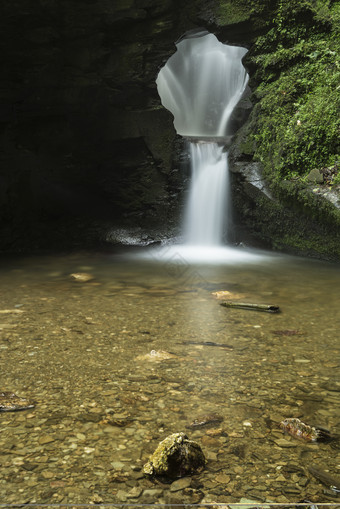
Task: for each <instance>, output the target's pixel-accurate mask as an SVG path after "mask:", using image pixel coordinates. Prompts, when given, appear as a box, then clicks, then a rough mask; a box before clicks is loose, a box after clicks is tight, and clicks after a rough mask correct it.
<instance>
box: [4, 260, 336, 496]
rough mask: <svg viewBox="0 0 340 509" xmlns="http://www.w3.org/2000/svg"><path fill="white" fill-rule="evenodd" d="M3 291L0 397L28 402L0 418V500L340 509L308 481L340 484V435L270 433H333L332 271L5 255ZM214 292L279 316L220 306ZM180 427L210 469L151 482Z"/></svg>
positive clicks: (312, 266) (297, 263)
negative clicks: (300, 429) (325, 478)
mask: <svg viewBox="0 0 340 509" xmlns="http://www.w3.org/2000/svg"><path fill="white" fill-rule="evenodd" d="M84 274H85V275H86V276H81V275H84ZM0 287H1V296H0V350H1V375H0V377H1V384H0V390H2V391H11V392H14V393H15V394H17V395H18V396H21V397H24V398H27V400H29V401H32V402H34V405H35V406H34V408H31V409H28V410H24V411H20V412H19V411H18V412H3V413H0V428H1V434H0V448H1V456H0V464H1V478H0V502H2V503H5V502H6V503H22V504H27V503H32V504H33V503H36V504H39V503H56V504H57V503H59V504H85V503H97V504H100V503H103V504H104V503H112V504H122V503H126V504H129V505H131V506H133V505H134V504H148V503H150V504H151V503H157V504H180V503H187V504H189V503H192V504H199V503H201V504H210V503H237V502H240V501H241V500H243V499H247V500H254V501H257V502H258V503H260V502H273V503H282V504H284V503H291V502H302V501H304V500H310V501H312V502H328V503H336V502H337V501H339V499H337V498H336V493H335V492H333V491H332V490H330V489H328V488H327V487H326V486H324V485H323V484H321V482H320V481H319V480H317V479H316V478H315V477H313V476H312V475H311V474H310V472H309V471H308V467H309V466H311V465H314V466H315V465H316V466H318V467H320V468H322V469H323V470H325V471H328V472H329V473H330V474H331V475H332V476H333V477H336V476H338V477H340V450H339V441H337V440H333V441H330V442H325V443H318V442H316V443H308V442H306V441H304V440H299V439H296V438H294V437H292V436H290V435H286V434H284V433H283V431H282V430H281V429H280V427H279V424H280V422H281V421H282V420H283V419H285V418H291V417H296V418H300V419H301V420H302V421H303V422H305V423H307V424H309V425H312V426H322V427H325V428H328V429H329V430H330V431H331V433H332V434H337V433H338V434H339V433H340V414H339V408H340V405H339V403H340V380H339V366H340V355H339V330H340V306H339V288H340V267H339V265H332V264H328V263H321V262H317V261H312V260H306V259H302V258H293V257H285V256H275V257H272V256H268V258H266V257H264V258H261V256H259V258H258V259H256V260H253V261H252V262H251V263H250V262H248V261H247V259H245V260H244V261H243V263H238V262H237V259H236V260H233V262H232V263H228V264H224V263H220V262H219V263H212V264H209V263H204V264H202V263H199V262H197V263H189V261H187V260H186V259H185V257H183V256H179V257H176V256H174V257H173V256H171V257H164V258H163V259H162V257H158V258H156V257H153V256H149V257H146V258H145V257H144V258H143V257H140V256H138V255H137V254H135V252H132V253H131V252H129V253H128V254H125V253H119V254H116V253H113V252H105V253H88V252H82V253H71V254H63V255H54V256H52V255H41V256H34V257H15V258H11V259H2V262H1V269H0ZM222 291H223V292H228V293H224V294H223V295H224V298H225V299H227V300H232V301H234V302H248V303H256V304H269V305H272V304H275V305H277V306H279V308H280V312H279V313H267V312H259V311H253V310H248V309H237V308H236V309H228V308H225V307H223V306H221V305H220V304H221V302H222V300H221V299H219V298H218V297H221V294H220V293H219V292H222ZM212 414H217V415H218V416H219V417H220V418H221V420H220V422H218V423H210V424H209V423H208V424H207V425H206V426H204V427H199V428H197V429H196V428H195V427H193V426H190V424H191V423H192V422H193V421H194V420H195V419H196V418H199V417H200V416H207V415H208V416H209V415H212ZM174 432H185V433H186V434H187V435H188V437H189V438H190V439H192V440H195V441H196V442H198V443H199V444H200V445H201V447H202V449H203V452H204V454H205V456H206V458H207V465H206V468H205V469H204V470H203V472H201V473H199V474H196V475H192V476H191V477H188V478H184V479H182V480H181V481H178V480H176V481H174V482H166V480H165V479H152V478H151V479H149V478H147V477H145V475H144V474H143V471H142V468H143V465H144V464H145V462H146V461H147V460H148V458H149V455H150V454H151V453H152V452H153V451H154V450H155V448H156V446H157V445H158V443H159V442H160V441H161V440H163V439H164V438H165V437H167V436H168V435H169V434H171V433H174ZM176 483H177V484H176Z"/></svg>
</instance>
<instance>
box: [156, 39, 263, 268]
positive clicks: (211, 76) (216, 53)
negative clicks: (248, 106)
mask: <svg viewBox="0 0 340 509" xmlns="http://www.w3.org/2000/svg"><path fill="white" fill-rule="evenodd" d="M176 47H177V51H176V53H175V54H174V55H173V56H172V57H171V58H169V60H168V62H167V63H166V65H165V66H164V67H163V68H162V69H161V71H160V72H159V75H158V78H157V81H156V83H157V87H158V93H159V95H160V97H161V101H162V104H163V106H165V107H166V108H167V109H168V110H170V111H171V112H172V114H173V115H174V126H175V128H176V131H177V133H178V134H180V135H182V136H185V137H186V138H188V145H189V152H190V163H191V174H192V178H191V184H190V188H189V192H188V200H187V204H186V207H185V217H184V224H183V237H184V244H183V245H181V246H174V248H173V249H169V248H167V251H166V254H164V253H161V255H164V256H170V257H171V256H173V254H174V253H173V251H175V253H176V254H177V253H180V254H181V256H182V257H185V259H186V260H190V261H208V262H210V261H214V262H215V261H218V262H221V261H222V262H223V261H224V262H235V260H236V261H237V260H239V261H242V262H244V261H254V260H251V258H253V256H254V255H253V254H250V253H249V252H244V251H243V252H240V250H237V249H235V248H232V247H226V240H227V238H228V232H227V227H228V223H229V220H228V216H229V215H230V211H231V204H230V199H229V195H230V191H229V172H228V153H227V152H225V150H224V148H223V147H224V145H225V144H226V138H227V137H228V136H230V135H231V134H232V132H231V130H230V127H229V125H230V119H231V116H232V112H233V110H234V108H235V106H236V105H237V104H238V102H239V101H240V99H241V97H242V95H243V93H244V91H245V88H246V85H247V82H248V75H247V73H246V70H245V68H244V67H243V65H242V58H243V56H244V55H245V54H246V52H247V50H246V49H245V48H241V47H237V46H228V45H225V44H222V43H221V42H219V41H218V39H217V38H216V37H215V36H214V35H213V34H209V33H206V32H203V33H202V32H201V33H199V34H196V35H192V34H191V35H189V36H187V37H184V38H182V39H180V40H179V41H178V42H177V43H176ZM255 258H257V259H258V257H257V256H255Z"/></svg>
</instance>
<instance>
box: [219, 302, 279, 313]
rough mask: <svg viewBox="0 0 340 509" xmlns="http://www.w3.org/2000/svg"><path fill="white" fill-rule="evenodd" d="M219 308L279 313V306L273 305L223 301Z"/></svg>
mask: <svg viewBox="0 0 340 509" xmlns="http://www.w3.org/2000/svg"><path fill="white" fill-rule="evenodd" d="M221 306H224V307H226V308H240V309H249V310H253V311H266V312H267V313H278V312H279V311H280V308H279V306H275V305H273V304H251V303H249V302H233V301H224V302H221Z"/></svg>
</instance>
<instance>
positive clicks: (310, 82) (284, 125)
mask: <svg viewBox="0 0 340 509" xmlns="http://www.w3.org/2000/svg"><path fill="white" fill-rule="evenodd" d="M339 25H340V8H339V4H338V3H336V4H333V5H331V2H329V1H327V0H323V1H321V0H314V1H308V0H298V1H296V2H294V3H292V2H287V1H285V0H279V1H278V5H277V11H276V17H275V20H274V24H273V26H272V28H271V29H270V30H269V31H268V33H267V34H266V35H265V36H261V37H259V38H258V39H257V42H256V44H255V47H254V49H253V50H252V52H251V53H252V56H251V63H252V65H253V66H254V67H255V69H256V71H255V74H254V77H253V83H252V85H253V87H254V84H255V85H258V86H257V88H256V92H255V96H256V99H257V101H258V103H257V105H256V108H255V109H254V111H253V114H252V130H253V134H252V137H253V140H254V141H255V146H256V151H255V158H257V159H259V160H260V161H262V163H263V165H264V170H265V174H266V176H267V177H269V178H270V179H272V180H281V179H282V178H302V179H303V178H304V177H305V176H306V175H307V174H308V173H309V171H310V170H311V169H313V168H323V167H326V166H331V165H333V164H335V163H336V162H337V161H339V159H340V157H339V155H338V154H339V153H340V146H339V134H340V120H339V111H340V58H339V54H340V42H339V41H340V37H339V35H340V34H339V31H340V30H339Z"/></svg>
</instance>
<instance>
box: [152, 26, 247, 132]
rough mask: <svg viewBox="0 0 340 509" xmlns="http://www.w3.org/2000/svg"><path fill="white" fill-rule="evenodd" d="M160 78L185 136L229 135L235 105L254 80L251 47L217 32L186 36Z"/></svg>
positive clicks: (164, 101)
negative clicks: (247, 63)
mask: <svg viewBox="0 0 340 509" xmlns="http://www.w3.org/2000/svg"><path fill="white" fill-rule="evenodd" d="M176 47H177V51H176V53H174V55H172V56H171V57H170V58H169V60H168V61H167V63H166V64H165V66H164V67H163V68H162V69H161V70H160V72H159V74H158V77H157V80H156V83H157V88H158V93H159V95H160V98H161V101H162V104H163V106H164V107H165V108H167V109H168V110H170V111H171V113H172V114H173V115H174V126H175V128H176V131H177V133H178V134H180V135H182V136H189V137H190V136H194V137H196V138H206V137H222V138H223V137H225V136H226V135H227V134H229V133H228V132H227V129H228V122H229V120H230V116H231V114H232V112H233V109H234V108H235V106H236V105H237V103H238V102H239V100H240V99H241V97H242V94H243V92H244V89H245V87H246V85H247V82H248V75H247V73H246V71H245V69H244V67H243V65H242V58H243V57H244V55H245V54H246V53H247V50H246V49H245V48H241V47H238V46H228V45H226V44H222V43H221V42H219V40H218V39H217V38H216V37H215V36H214V35H213V34H209V33H207V34H206V35H204V36H198V37H189V38H184V39H181V40H180V41H179V42H177V43H176Z"/></svg>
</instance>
